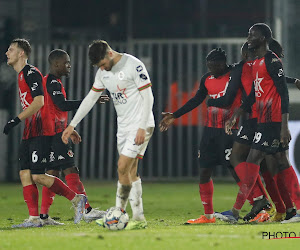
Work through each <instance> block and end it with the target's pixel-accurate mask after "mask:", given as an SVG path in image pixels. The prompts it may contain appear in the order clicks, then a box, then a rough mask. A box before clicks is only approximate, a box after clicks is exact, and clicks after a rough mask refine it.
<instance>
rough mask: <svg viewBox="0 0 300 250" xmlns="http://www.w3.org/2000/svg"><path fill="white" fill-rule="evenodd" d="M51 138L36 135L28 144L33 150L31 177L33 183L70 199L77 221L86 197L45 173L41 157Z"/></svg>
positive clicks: (81, 213) (47, 149)
mask: <svg viewBox="0 0 300 250" xmlns="http://www.w3.org/2000/svg"><path fill="white" fill-rule="evenodd" d="M51 139H52V138H51V137H49V136H48V137H47V136H43V137H36V138H34V143H31V144H30V151H31V152H33V153H32V157H31V159H32V161H31V167H30V169H31V174H32V179H33V181H34V182H35V183H39V184H41V185H43V186H46V187H47V188H49V189H50V191H52V192H54V193H56V194H58V195H61V196H64V197H66V198H67V199H68V200H70V201H71V202H72V204H73V206H74V208H75V219H74V223H79V221H80V219H81V218H82V216H83V211H84V205H85V202H86V197H85V196H84V195H80V194H76V193H75V192H74V191H72V190H71V189H70V188H69V187H68V186H67V185H66V184H65V183H63V182H62V181H61V180H60V179H59V178H57V177H55V176H50V175H46V174H45V165H44V164H43V159H44V156H45V152H50V150H49V145H51V141H50V140H51Z"/></svg>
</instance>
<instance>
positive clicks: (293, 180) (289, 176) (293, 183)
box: [277, 166, 300, 210]
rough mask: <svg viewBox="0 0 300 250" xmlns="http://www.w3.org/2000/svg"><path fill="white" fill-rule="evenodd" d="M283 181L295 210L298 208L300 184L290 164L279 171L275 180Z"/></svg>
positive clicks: (299, 208)
mask: <svg viewBox="0 0 300 250" xmlns="http://www.w3.org/2000/svg"><path fill="white" fill-rule="evenodd" d="M278 180H279V181H281V182H282V181H284V183H285V185H286V187H287V190H288V191H289V193H290V195H291V198H292V201H293V202H294V203H295V206H296V208H297V210H300V186H299V182H298V179H297V175H296V173H295V171H294V169H293V167H292V166H290V167H289V168H287V169H285V170H283V171H281V172H280V173H279V174H278V176H277V181H278Z"/></svg>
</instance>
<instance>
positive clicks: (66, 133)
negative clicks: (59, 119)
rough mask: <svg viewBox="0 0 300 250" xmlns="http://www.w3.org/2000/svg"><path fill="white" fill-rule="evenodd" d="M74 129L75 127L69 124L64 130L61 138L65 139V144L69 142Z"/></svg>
mask: <svg viewBox="0 0 300 250" xmlns="http://www.w3.org/2000/svg"><path fill="white" fill-rule="evenodd" d="M73 131H74V127H72V126H71V125H69V126H68V127H67V128H66V129H65V130H64V132H63V134H62V136H61V139H62V141H63V143H64V144H68V141H69V138H70V136H71V134H72V133H73Z"/></svg>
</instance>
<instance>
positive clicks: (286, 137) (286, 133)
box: [280, 127, 292, 147]
mask: <svg viewBox="0 0 300 250" xmlns="http://www.w3.org/2000/svg"><path fill="white" fill-rule="evenodd" d="M291 139H292V136H291V133H290V130H289V129H288V128H287V127H284V128H281V132H280V142H281V144H282V146H283V147H287V146H288V145H289V143H290V141H291Z"/></svg>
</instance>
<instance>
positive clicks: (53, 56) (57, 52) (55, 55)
mask: <svg viewBox="0 0 300 250" xmlns="http://www.w3.org/2000/svg"><path fill="white" fill-rule="evenodd" d="M67 54H68V53H67V52H66V51H64V50H62V49H54V50H52V51H51V52H50V54H49V56H48V62H49V63H50V64H52V63H53V62H54V61H55V60H57V59H60V58H62V57H63V56H65V55H67Z"/></svg>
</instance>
